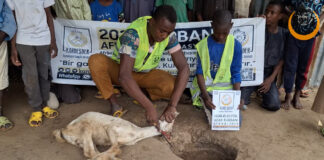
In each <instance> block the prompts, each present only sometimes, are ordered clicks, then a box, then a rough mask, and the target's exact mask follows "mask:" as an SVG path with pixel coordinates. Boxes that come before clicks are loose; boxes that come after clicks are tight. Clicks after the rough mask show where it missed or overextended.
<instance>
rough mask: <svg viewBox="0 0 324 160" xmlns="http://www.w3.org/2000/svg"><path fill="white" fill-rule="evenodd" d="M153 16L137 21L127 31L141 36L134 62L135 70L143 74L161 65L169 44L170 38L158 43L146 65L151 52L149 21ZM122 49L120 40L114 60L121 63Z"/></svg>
mask: <svg viewBox="0 0 324 160" xmlns="http://www.w3.org/2000/svg"><path fill="white" fill-rule="evenodd" d="M151 18H152V17H151V16H144V17H140V18H138V19H136V20H135V21H133V22H132V23H131V24H130V25H129V26H128V28H127V29H135V30H136V31H137V33H138V36H139V41H140V42H139V46H138V49H137V51H136V58H135V62H134V70H135V71H138V72H141V71H149V70H152V69H154V68H156V67H157V66H158V65H159V62H160V59H161V57H162V55H163V52H164V50H165V48H166V47H167V45H168V43H169V36H168V37H167V38H166V39H165V40H163V41H162V42H156V43H155V45H154V49H153V51H152V53H151V54H150V55H149V57H148V58H147V60H146V62H145V63H144V59H145V58H146V56H147V55H148V52H149V47H150V43H149V39H148V36H147V21H148V19H151ZM119 48H120V38H119V39H118V41H117V47H116V49H115V50H114V54H113V56H112V59H113V60H115V61H117V62H119V56H118V55H119V53H118V50H119Z"/></svg>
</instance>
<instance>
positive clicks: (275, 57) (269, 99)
mask: <svg viewBox="0 0 324 160" xmlns="http://www.w3.org/2000/svg"><path fill="white" fill-rule="evenodd" d="M283 11H284V6H283V4H282V3H281V2H280V1H271V2H270V3H269V4H268V6H267V7H266V11H265V15H264V16H265V18H266V42H265V54H264V60H265V61H264V81H263V83H262V84H261V85H260V86H251V87H242V89H241V90H242V99H243V100H244V104H246V105H247V104H249V103H250V96H251V94H252V92H253V91H256V90H258V92H260V93H262V97H263V104H262V107H263V108H265V109H267V110H269V111H277V110H279V109H280V100H279V92H278V89H277V87H276V77H277V75H278V72H279V70H280V69H281V68H282V66H283V63H284V62H283V55H284V44H285V41H286V37H287V34H288V30H287V29H284V28H282V27H279V26H278V23H279V21H280V19H281V18H282V16H283Z"/></svg>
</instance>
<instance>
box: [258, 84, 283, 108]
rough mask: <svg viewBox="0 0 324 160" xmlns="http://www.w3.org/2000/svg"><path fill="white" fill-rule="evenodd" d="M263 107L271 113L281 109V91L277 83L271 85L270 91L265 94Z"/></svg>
mask: <svg viewBox="0 0 324 160" xmlns="http://www.w3.org/2000/svg"><path fill="white" fill-rule="evenodd" d="M262 107H263V108H264V109H267V110H269V111H277V110H279V109H280V99H279V91H278V88H277V86H276V82H275V81H274V82H272V83H271V86H270V90H269V91H268V92H267V93H265V94H263V101H262Z"/></svg>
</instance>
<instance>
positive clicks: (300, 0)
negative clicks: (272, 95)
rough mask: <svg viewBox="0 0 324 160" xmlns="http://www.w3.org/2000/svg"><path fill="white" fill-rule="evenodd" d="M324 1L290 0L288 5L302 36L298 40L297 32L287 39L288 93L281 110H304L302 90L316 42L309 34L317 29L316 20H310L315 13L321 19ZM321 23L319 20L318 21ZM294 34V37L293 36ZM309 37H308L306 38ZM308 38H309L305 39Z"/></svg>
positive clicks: (285, 74) (296, 28)
mask: <svg viewBox="0 0 324 160" xmlns="http://www.w3.org/2000/svg"><path fill="white" fill-rule="evenodd" d="M323 4H324V0H290V1H289V2H288V5H291V6H292V7H293V10H294V11H295V15H297V18H295V19H298V21H295V22H293V23H290V24H289V25H291V28H293V29H294V30H295V31H296V32H298V31H301V32H304V33H301V32H298V33H299V34H300V35H301V36H300V35H299V36H298V37H297V38H296V32H295V31H294V32H295V33H294V32H292V30H291V29H290V34H289V36H288V37H287V41H286V43H287V45H286V49H285V66H284V71H283V75H284V88H285V92H286V96H285V101H284V103H283V104H281V108H284V109H287V110H288V109H289V108H290V106H293V107H294V108H296V109H302V108H303V106H302V104H301V102H300V94H301V90H302V89H303V88H304V86H305V84H306V81H307V72H308V71H307V68H308V65H309V64H310V62H311V56H310V55H311V50H312V46H313V43H314V41H315V36H316V34H317V33H315V35H314V36H312V37H310V38H309V35H311V34H308V33H309V32H311V31H312V30H313V28H315V27H316V23H315V24H314V23H313V22H315V21H314V19H312V20H309V19H310V17H312V16H313V15H314V14H313V13H314V12H315V13H316V14H317V15H316V16H317V17H319V16H320V13H321V8H322V6H323ZM317 21H319V19H318V20H317ZM293 34H294V35H293ZM304 35H308V36H304ZM303 37H308V38H303ZM294 84H295V94H294V96H293V97H292V95H291V92H292V90H293V85H294Z"/></svg>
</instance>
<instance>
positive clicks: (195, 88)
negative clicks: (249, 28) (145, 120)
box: [190, 10, 242, 109]
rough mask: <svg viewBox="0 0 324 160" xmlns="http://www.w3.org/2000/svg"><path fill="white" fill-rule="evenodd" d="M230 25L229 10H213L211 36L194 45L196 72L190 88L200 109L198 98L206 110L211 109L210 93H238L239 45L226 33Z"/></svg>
mask: <svg viewBox="0 0 324 160" xmlns="http://www.w3.org/2000/svg"><path fill="white" fill-rule="evenodd" d="M232 25H233V23H232V15H231V13H230V12H229V11H227V10H217V11H215V13H214V17H213V21H212V28H213V34H212V35H211V36H208V37H206V38H204V39H203V40H201V41H200V42H199V43H198V44H197V45H196V48H197V51H198V63H197V71H196V77H195V79H194V81H193V83H192V87H191V88H190V92H191V95H192V100H193V105H195V106H198V107H202V103H201V101H200V100H201V99H200V97H201V98H202V100H203V103H204V105H205V106H206V107H208V108H209V109H215V108H216V106H215V105H214V104H213V103H212V98H211V95H212V91H213V90H230V89H234V90H240V85H241V73H240V72H241V68H242V45H241V44H240V42H239V41H237V40H235V39H234V36H233V35H230V34H229V32H230V30H231V28H232ZM241 104H242V103H241ZM240 106H241V105H240Z"/></svg>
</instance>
